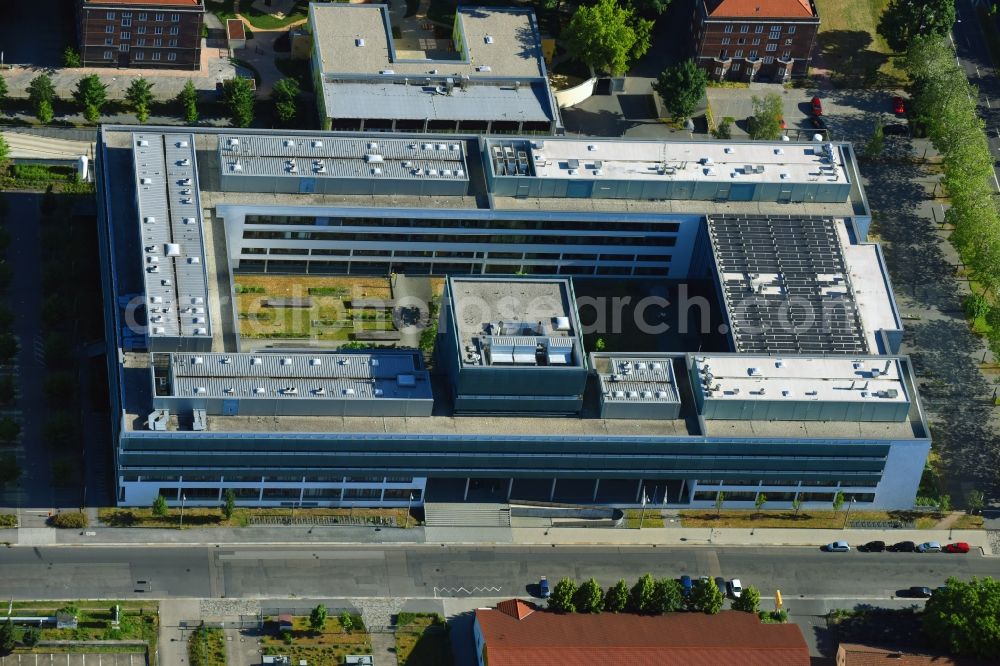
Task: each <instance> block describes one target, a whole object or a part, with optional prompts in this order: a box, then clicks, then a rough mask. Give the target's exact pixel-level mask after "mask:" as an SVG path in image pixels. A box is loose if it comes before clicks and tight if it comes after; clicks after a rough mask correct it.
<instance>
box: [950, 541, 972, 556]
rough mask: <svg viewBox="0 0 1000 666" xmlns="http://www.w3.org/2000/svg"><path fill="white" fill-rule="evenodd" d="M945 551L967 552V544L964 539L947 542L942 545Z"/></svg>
mask: <svg viewBox="0 0 1000 666" xmlns="http://www.w3.org/2000/svg"><path fill="white" fill-rule="evenodd" d="M944 550H945V552H946V553H967V552H969V544H967V543H965V542H964V541H956V542H955V543H949V544H948V545H947V546H945V547H944Z"/></svg>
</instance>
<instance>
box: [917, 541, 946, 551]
mask: <svg viewBox="0 0 1000 666" xmlns="http://www.w3.org/2000/svg"><path fill="white" fill-rule="evenodd" d="M917 552H918V553H940V552H941V544H939V543H938V542H937V541H925V542H924V543H922V544H920V545H919V546H917Z"/></svg>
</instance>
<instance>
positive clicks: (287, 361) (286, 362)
mask: <svg viewBox="0 0 1000 666" xmlns="http://www.w3.org/2000/svg"><path fill="white" fill-rule="evenodd" d="M291 364H292V359H290V358H283V359H281V365H291Z"/></svg>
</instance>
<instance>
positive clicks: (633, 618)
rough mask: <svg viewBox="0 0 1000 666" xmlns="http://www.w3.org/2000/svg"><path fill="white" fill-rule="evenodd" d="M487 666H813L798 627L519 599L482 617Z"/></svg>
mask: <svg viewBox="0 0 1000 666" xmlns="http://www.w3.org/2000/svg"><path fill="white" fill-rule="evenodd" d="M473 632H474V635H475V641H476V655H477V658H478V660H479V666H525V665H527V664H530V665H531V666H618V665H621V666H626V665H627V666H809V649H808V647H807V646H806V642H805V639H804V638H803V637H802V632H801V631H800V630H799V628H798V627H797V626H795V625H794V624H761V622H760V621H759V620H758V619H757V617H756V616H755V615H752V614H750V613H743V612H740V611H723V612H721V613H719V614H718V615H705V614H703V613H668V614H666V615H654V616H648V615H633V614H627V613H620V614H619V613H600V614H595V615H591V614H583V613H570V614H561V613H554V612H551V611H546V610H540V609H538V608H537V607H535V606H534V605H533V604H529V603H526V602H524V601H521V600H519V599H517V600H514V599H512V600H510V601H504V602H501V603H499V604H497V607H496V609H489V608H485V609H484V608H481V609H478V610H477V611H476V621H475V625H474V628H473Z"/></svg>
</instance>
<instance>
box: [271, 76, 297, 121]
mask: <svg viewBox="0 0 1000 666" xmlns="http://www.w3.org/2000/svg"><path fill="white" fill-rule="evenodd" d="M298 98H299V82H298V81H296V80H295V79H281V80H280V81H278V82H277V83H275V84H274V87H273V88H272V89H271V99H272V100H273V101H274V115H275V117H277V119H278V120H279V121H280V122H281V123H283V124H286V125H287V124H290V123H292V121H294V120H295V116H297V115H298V113H299V102H298Z"/></svg>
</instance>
